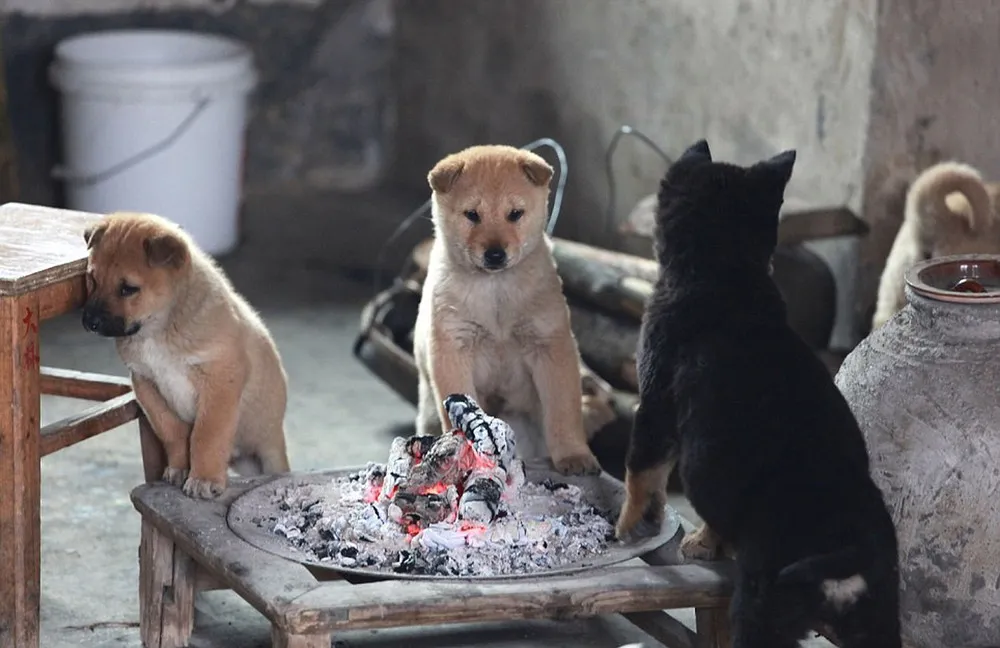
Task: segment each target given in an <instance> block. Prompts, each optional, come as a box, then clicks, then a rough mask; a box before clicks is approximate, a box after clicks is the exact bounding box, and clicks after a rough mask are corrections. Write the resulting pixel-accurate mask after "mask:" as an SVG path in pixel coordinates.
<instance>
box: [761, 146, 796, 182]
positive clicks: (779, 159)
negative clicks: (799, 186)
mask: <svg viewBox="0 0 1000 648" xmlns="http://www.w3.org/2000/svg"><path fill="white" fill-rule="evenodd" d="M759 166H760V168H761V169H762V170H764V171H765V172H766V173H767V174H768V175H770V176H771V177H772V178H774V180H775V181H776V182H777V183H778V184H780V185H781V186H782V187H784V186H785V185H787V184H788V181H789V180H790V179H791V177H792V168H793V167H794V166H795V149H789V150H787V151H783V152H781V153H778V154H777V155H775V156H774V157H773V158H770V159H768V160H764V161H763V162H760V163H759Z"/></svg>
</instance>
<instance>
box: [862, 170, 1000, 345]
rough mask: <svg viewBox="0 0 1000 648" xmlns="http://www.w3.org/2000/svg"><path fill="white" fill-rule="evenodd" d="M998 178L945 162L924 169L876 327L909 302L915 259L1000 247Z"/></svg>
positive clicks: (892, 255)
mask: <svg viewBox="0 0 1000 648" xmlns="http://www.w3.org/2000/svg"><path fill="white" fill-rule="evenodd" d="M998 207H1000V183H995V182H991V183H986V182H983V179H982V176H981V175H980V173H979V171H977V170H976V169H974V168H973V167H971V166H969V165H967V164H962V163H960V162H941V163H939V164H935V165H934V166H931V167H929V168H928V169H926V170H925V171H924V172H923V173H921V174H920V175H919V176H918V177H917V179H916V180H915V181H914V182H913V184H912V185H911V186H910V189H909V191H908V192H907V194H906V211H905V213H904V215H903V224H902V226H901V227H900V228H899V232H898V233H897V234H896V240H895V241H894V242H893V245H892V250H891V251H890V252H889V256H888V258H887V259H886V262H885V270H883V271H882V279H881V282H880V283H879V289H878V302H877V304H876V307H875V315H874V317H873V318H872V329H876V328H878V327H880V326H882V325H883V324H885V322H886V321H887V320H888V319H889V318H890V317H892V316H893V315H895V314H896V312H897V311H899V310H900V309H901V308H903V306H905V305H906V297H905V294H904V286H905V281H904V280H903V275H904V273H905V272H906V271H907V270H908V269H909V268H910V267H911V266H913V264H915V263H917V262H919V261H923V260H926V259H930V258H934V257H940V256H947V255H951V254H971V253H984V254H996V253H1000V214H998V211H997V210H998Z"/></svg>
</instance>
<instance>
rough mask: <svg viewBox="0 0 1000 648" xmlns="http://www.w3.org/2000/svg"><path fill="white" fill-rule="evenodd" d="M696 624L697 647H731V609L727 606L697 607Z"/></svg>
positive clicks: (695, 612)
mask: <svg viewBox="0 0 1000 648" xmlns="http://www.w3.org/2000/svg"><path fill="white" fill-rule="evenodd" d="M694 617H695V626H696V627H697V629H698V634H697V640H696V644H695V646H696V648H729V647H730V646H731V645H732V643H733V642H732V639H730V637H729V635H730V632H729V610H728V604H727V607H714V608H695V611H694Z"/></svg>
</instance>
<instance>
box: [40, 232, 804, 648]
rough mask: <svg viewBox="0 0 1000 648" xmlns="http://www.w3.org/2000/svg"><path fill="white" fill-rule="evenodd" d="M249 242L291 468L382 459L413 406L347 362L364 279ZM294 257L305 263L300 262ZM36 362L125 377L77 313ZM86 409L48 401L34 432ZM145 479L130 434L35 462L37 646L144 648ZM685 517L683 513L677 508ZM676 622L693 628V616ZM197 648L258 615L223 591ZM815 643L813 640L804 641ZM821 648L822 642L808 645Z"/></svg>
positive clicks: (594, 640) (573, 633) (552, 641)
mask: <svg viewBox="0 0 1000 648" xmlns="http://www.w3.org/2000/svg"><path fill="white" fill-rule="evenodd" d="M270 251H271V252H272V253H271V254H264V253H262V251H261V248H260V247H256V248H255V246H253V245H248V246H245V247H244V248H243V250H242V251H241V252H240V253H239V254H237V255H236V256H235V257H234V258H231V259H229V260H227V261H226V263H225V266H226V268H227V269H228V271H229V272H230V276H231V277H232V279H233V281H234V283H235V284H236V286H237V288H238V289H240V290H241V291H243V292H244V294H245V295H246V296H247V297H248V298H249V299H250V301H251V302H252V303H253V304H254V305H255V306H256V307H257V308H258V309H259V310H260V311H261V313H262V315H263V317H264V318H265V320H266V321H267V323H268V325H269V327H270V328H271V331H272V333H273V335H274V337H275V339H276V340H277V343H278V346H279V349H280V351H281V353H282V356H283V359H284V362H285V366H286V369H287V371H288V374H289V380H290V396H289V399H290V400H289V407H288V417H287V419H286V425H287V435H288V443H289V452H290V460H291V463H292V466H293V468H294V469H297V470H311V469H321V468H334V467H342V466H349V465H358V464H363V463H364V462H366V461H368V460H383V459H384V457H385V452H386V448H387V447H388V444H389V441H390V440H391V438H392V437H393V436H395V435H396V434H397V433H398V432H399V429H400V428H401V427H406V426H410V425H412V419H413V415H414V411H413V409H412V408H411V406H410V405H409V404H408V403H406V402H405V401H403V400H402V399H401V398H399V397H397V396H396V395H395V394H394V393H393V392H392V391H390V390H389V389H388V388H387V387H385V386H384V385H383V384H382V383H381V382H379V381H378V380H377V379H375V378H374V377H373V376H372V375H371V374H370V373H369V372H368V371H367V370H366V369H365V368H364V367H363V366H361V365H360V364H359V363H358V362H357V361H356V360H355V359H354V358H353V356H352V355H351V344H352V342H353V340H354V336H355V334H356V332H357V326H358V318H359V313H360V308H361V305H362V304H363V303H364V301H365V300H366V299H367V298H368V297H369V296H370V291H371V288H370V287H369V283H368V282H367V281H365V282H359V281H352V280H350V279H348V278H345V277H344V276H343V273H340V272H337V271H335V270H333V269H331V268H329V267H324V266H323V264H322V263H321V262H317V261H316V260H313V261H310V262H308V263H301V265H296V266H289V265H287V264H286V263H284V262H283V261H282V259H281V257H280V255H278V254H275V253H274V248H273V247H272V248H270ZM300 259H301V257H300ZM42 341H43V344H42V353H43V363H44V364H47V365H52V366H60V367H65V368H69V369H79V370H88V371H99V372H105V373H111V374H120V375H124V371H123V367H122V365H121V363H120V361H119V360H118V357H117V355H116V354H115V350H114V347H113V344H112V343H111V342H110V341H108V340H105V339H101V338H98V337H96V336H92V335H89V334H87V333H86V332H85V331H84V330H83V328H82V327H81V326H80V323H79V319H78V317H77V316H76V315H72V316H67V317H65V318H62V319H59V320H54V321H51V322H46V323H45V324H44V325H43V327H42ZM81 405H82V403H81V402H79V401H73V400H69V399H61V398H53V397H45V398H44V399H43V402H42V419H43V423H48V422H50V421H53V420H56V419H58V418H61V417H63V416H66V415H68V414H70V413H72V412H73V411H74V410H76V409H79V408H80V407H81ZM141 479H142V472H141V464H140V455H139V444H138V435H137V429H136V427H135V426H134V425H129V426H125V427H123V428H120V429H118V430H115V431H112V432H110V433H107V434H105V435H102V436H100V437H97V438H95V439H91V440H89V441H87V442H84V443H82V444H79V445H77V446H75V447H72V448H68V449H66V450H63V451H61V452H59V453H57V454H55V455H52V456H49V457H47V458H46V459H45V460H44V461H43V462H42V488H43V499H42V639H41V645H42V646H43V647H44V648H62V647H64V646H65V647H67V648H68V647H70V646H73V647H81V646H82V647H93V648H97V647H109V646H128V647H132V646H136V647H138V646H140V645H141V644H140V640H139V632H138V621H139V616H138V614H139V606H138V597H137V587H138V569H137V548H138V543H139V516H138V514H137V513H136V512H135V510H134V509H133V507H132V505H131V503H130V501H129V498H128V494H129V491H130V490H131V488H133V487H134V486H135V485H137V484H138V483H139V482H140V481H141ZM685 508H686V507H685ZM679 616H680V617H681V618H682V619H683V620H685V621H686V622H689V623H690V622H693V618H692V617H693V615H691V614H689V613H686V612H682V613H680V614H679ZM196 624H197V629H196V632H195V637H194V639H193V640H192V644H191V645H192V646H193V647H195V648H209V647H211V648H265V647H267V646H269V645H270V640H269V633H268V626H267V624H266V622H265V621H264V619H263V617H261V616H260V615H258V614H257V612H256V611H255V610H253V609H252V608H251V607H249V606H248V605H246V604H245V603H243V602H242V601H241V600H240V599H239V598H238V597H236V596H235V595H233V594H231V593H228V592H211V593H207V594H204V595H202V596H200V597H199V600H198V602H197V620H196ZM636 641H639V642H645V646H647V648H654V647H656V646H659V645H660V644H659V643H657V642H655V641H652V640H651V639H650V638H649V637H648V636H647V635H645V633H643V632H641V631H638V630H637V629H635V628H634V627H633V626H631V625H630V624H629V623H628V622H627V621H625V620H624V619H622V618H621V617H602V618H596V619H592V620H587V621H578V622H551V623H549V622H532V623H501V624H486V625H482V624H481V625H474V626H470V625H467V626H452V627H435V628H430V629H425V630H421V631H414V630H401V631H392V632H368V631H366V632H360V633H349V634H345V635H343V636H341V637H338V638H337V644H336V645H338V646H342V647H347V646H352V647H357V648H362V647H365V648H389V647H394V646H404V645H405V646H412V647H413V648H420V647H424V646H426V647H430V646H434V647H436V648H446V647H455V648H457V647H460V646H494V647H498V648H499V647H501V646H503V647H524V648H529V647H531V646H564V647H566V648H569V647H573V648H585V647H594V648H597V647H602V648H603V647H608V648H610V647H615V646H620V645H622V644H625V643H629V642H636ZM810 645H812V644H810ZM816 645H822V644H816Z"/></svg>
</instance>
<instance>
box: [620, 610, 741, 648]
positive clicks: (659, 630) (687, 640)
mask: <svg viewBox="0 0 1000 648" xmlns="http://www.w3.org/2000/svg"><path fill="white" fill-rule="evenodd" d="M623 616H624V617H625V618H626V619H628V620H629V621H631V622H632V624H633V625H635V626H636V627H638V628H639V629H640V630H642V631H643V632H645V633H646V634H648V635H649V636H651V637H653V638H654V639H656V640H657V641H659V642H660V643H661V644H663V645H665V646H667V648H695V642H696V641H697V634H696V633H694V632H693V631H691V630H690V629H689V628H688V627H687V626H686V625H684V624H683V623H681V622H680V621H678V620H677V619H675V618H674V617H672V616H670V615H669V614H667V613H666V612H663V611H661V610H650V611H648V612H629V613H627V614H625V615H623ZM726 648H729V647H728V646H726Z"/></svg>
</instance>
